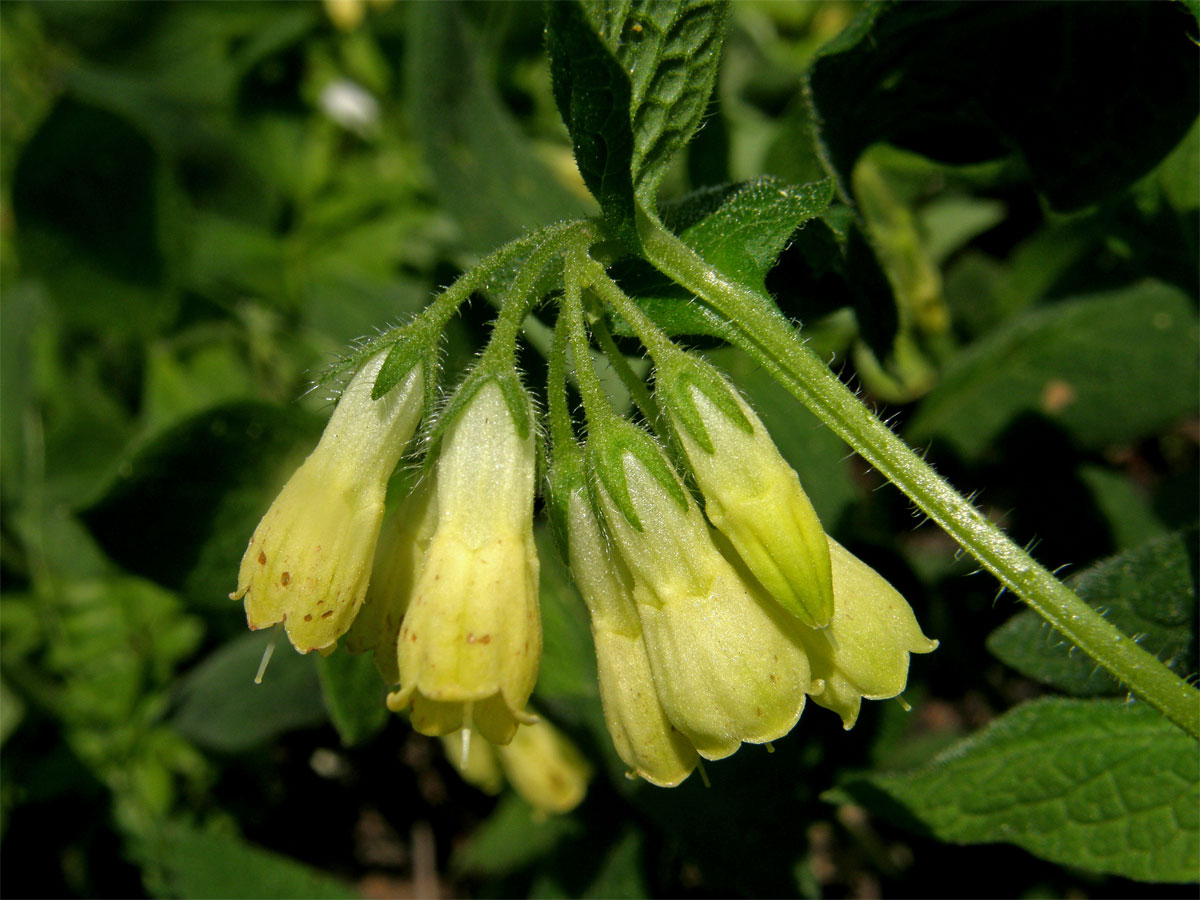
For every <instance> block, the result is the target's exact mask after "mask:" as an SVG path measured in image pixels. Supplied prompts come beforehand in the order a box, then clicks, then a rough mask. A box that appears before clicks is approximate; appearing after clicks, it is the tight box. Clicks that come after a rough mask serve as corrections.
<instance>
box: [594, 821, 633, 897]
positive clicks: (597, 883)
mask: <svg viewBox="0 0 1200 900" xmlns="http://www.w3.org/2000/svg"><path fill="white" fill-rule="evenodd" d="M580 896H582V897H585V898H587V897H595V898H604V897H610V898H618V897H631V898H632V897H648V896H650V889H649V886H648V885H647V884H646V877H645V875H644V874H643V872H642V836H641V834H640V833H639V832H638V831H636V830H635V829H632V828H631V829H629V830H628V831H626V832H625V834H624V835H622V836H621V838H620V839H619V840H618V841H617V842H616V843H615V844H613V846H612V847H611V849H609V851H608V855H607V856H605V857H604V861H603V862H602V863H601V864H600V871H599V872H597V873H596V877H595V878H593V879H592V883H591V884H589V885H588V886H587V890H585V891H584V892H583V893H582V894H581V895H580Z"/></svg>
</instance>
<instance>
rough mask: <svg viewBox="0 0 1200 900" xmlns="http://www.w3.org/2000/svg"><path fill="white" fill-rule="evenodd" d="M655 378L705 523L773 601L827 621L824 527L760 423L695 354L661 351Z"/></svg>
mask: <svg viewBox="0 0 1200 900" xmlns="http://www.w3.org/2000/svg"><path fill="white" fill-rule="evenodd" d="M656 379H657V393H658V394H659V395H660V396H661V397H662V398H663V401H664V408H665V409H666V411H667V412H668V414H669V415H670V417H671V424H672V426H673V428H674V429H675V433H676V434H677V435H678V436H679V443H680V445H681V446H682V448H683V452H684V454H685V455H686V456H687V460H688V465H689V467H690V468H691V470H692V474H693V475H695V478H696V484H697V485H698V486H699V488H700V491H701V493H702V494H703V495H704V504H705V505H704V510H705V512H706V513H707V514H708V518H709V521H711V522H712V523H713V525H714V526H716V528H717V530H718V531H720V532H721V533H722V534H723V535H725V537H726V538H728V539H729V542H730V543H731V544H733V547H734V549H735V550H736V551H737V554H738V556H739V557H741V559H742V561H743V562H744V563H745V564H746V568H748V569H749V570H750V572H751V574H753V575H754V577H755V578H756V579H757V580H758V581H759V583H760V584H761V585H762V586H763V587H764V588H766V589H767V592H768V593H769V594H770V595H771V596H772V597H773V598H774V599H775V600H776V602H778V603H779V605H780V606H782V607H783V608H784V609H786V610H787V611H788V612H790V613H791V614H792V615H794V616H796V617H797V618H798V619H799V620H800V621H801V622H803V623H804V624H805V625H808V626H810V627H813V628H820V627H822V626H824V625H826V624H828V622H829V618H830V616H831V615H832V614H833V584H832V577H831V575H830V563H829V551H828V549H827V547H826V544H825V531H824V529H822V527H821V522H820V520H819V519H818V518H817V514H816V511H815V510H814V509H813V507H812V503H810V502H809V499H808V495H807V494H805V493H804V489H803V488H802V487H801V486H800V479H799V478H797V477H796V473H795V472H794V471H793V470H792V467H791V466H789V465H788V464H787V463H786V462H785V461H784V459H783V457H782V456H780V454H779V450H778V449H776V447H775V444H774V442H773V441H772V440H771V436H770V435H769V434H767V429H766V428H765V426H764V425H763V423H762V422H761V421H760V420H759V418H758V416H756V415H755V414H754V411H753V410H752V409H751V408H750V407H749V405H747V404H746V402H745V401H744V400H742V398H741V397H740V396H739V395H738V392H737V391H736V390H735V389H734V388H733V387H732V386H731V385H730V384H729V383H728V382H727V381H725V379H724V378H723V377H722V376H721V375H720V374H718V373H717V371H716V370H715V369H714V368H713V367H712V366H710V365H708V364H707V363H706V362H704V361H703V360H700V359H698V358H697V357H694V356H691V355H689V354H684V353H678V354H674V353H672V354H669V356H668V357H667V358H666V359H665V360H662V362H661V363H660V368H659V372H658V375H657V376H656Z"/></svg>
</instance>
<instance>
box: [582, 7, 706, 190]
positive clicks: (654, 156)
mask: <svg viewBox="0 0 1200 900" xmlns="http://www.w3.org/2000/svg"><path fill="white" fill-rule="evenodd" d="M589 6H590V8H591V9H592V10H593V15H594V16H597V17H601V18H602V25H601V29H602V32H601V33H602V35H603V37H604V38H605V41H606V43H607V44H608V46H609V47H610V48H611V49H612V50H613V52H614V53H615V55H616V58H617V61H618V62H619V63H620V66H621V69H622V71H624V72H628V73H629V77H630V82H631V85H630V87H631V91H630V114H631V116H632V120H633V160H632V170H633V184H634V194H635V195H636V196H637V198H638V200H639V201H641V203H642V204H643V205H644V206H646V207H648V208H650V209H653V208H654V195H655V192H656V191H657V190H658V185H659V183H660V182H661V181H662V178H663V175H664V174H666V170H667V167H668V166H669V165H670V163H671V161H672V159H673V158H674V156H675V154H677V153H678V152H679V151H680V150H681V149H682V148H683V147H684V145H685V144H687V142H688V141H689V140H691V137H692V135H693V134H695V132H696V129H697V128H698V127H699V126H700V121H701V118H702V116H703V115H704V110H705V107H706V106H707V105H708V98H709V95H710V94H711V93H712V89H713V84H714V83H715V81H716V78H717V66H718V63H719V62H720V59H721V44H722V42H723V40H724V36H725V17H726V12H727V7H726V4H725V3H724V2H721V0H632V2H629V3H619V4H617V3H592V4H589Z"/></svg>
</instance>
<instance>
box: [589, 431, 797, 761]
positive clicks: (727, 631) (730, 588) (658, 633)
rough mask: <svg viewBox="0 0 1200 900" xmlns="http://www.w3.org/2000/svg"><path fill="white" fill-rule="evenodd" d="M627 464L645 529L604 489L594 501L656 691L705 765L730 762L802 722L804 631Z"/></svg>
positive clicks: (686, 510) (633, 462)
mask: <svg viewBox="0 0 1200 900" xmlns="http://www.w3.org/2000/svg"><path fill="white" fill-rule="evenodd" d="M622 462H623V466H624V475H625V483H626V486H627V490H628V497H629V502H630V504H631V505H632V508H633V509H634V510H635V511H636V514H637V517H638V519H639V521H640V522H641V523H642V526H643V528H642V530H640V531H639V530H638V529H637V528H636V527H634V525H633V524H632V523H631V522H630V521H629V519H627V518H626V516H625V514H624V513H623V512H622V511H621V509H620V505H619V504H618V503H617V502H616V501H615V500H614V499H613V497H612V496H611V495H610V494H609V492H608V488H607V487H606V486H605V485H604V483H603V480H601V485H600V487H599V489H598V491H597V494H598V497H599V501H600V504H601V508H602V511H603V513H604V520H605V522H606V524H607V525H608V533H609V534H610V536H611V537H612V540H613V543H614V544H615V545H616V547H617V549H618V550H619V552H620V554H621V557H622V559H624V561H625V564H626V566H627V567H628V569H629V572H630V574H631V576H632V580H633V597H634V600H635V601H636V603H637V611H638V617H639V619H640V620H641V623H642V629H643V633H644V637H645V647H646V651H647V654H648V656H649V659H650V668H651V670H652V672H653V674H654V684H655V687H656V689H657V692H658V697H659V700H660V701H661V703H662V706H663V709H664V710H665V711H666V713H667V717H668V718H669V719H670V721H671V724H673V725H674V726H675V727H676V728H677V729H679V731H681V732H682V733H683V734H684V735H685V736H686V737H687V738H688V740H689V741H691V743H692V745H693V746H694V747H695V748H696V751H697V752H698V753H699V754H700V755H701V756H703V757H704V758H705V759H721V758H723V757H726V756H729V755H730V754H732V753H733V752H734V751H736V750H737V749H738V746H739V745H740V744H741V743H742V742H743V741H744V742H748V743H765V742H767V741H772V740H775V739H777V738H780V737H782V736H783V735H785V734H787V733H788V732H789V731H790V730H791V729H792V727H793V726H794V725H795V724H796V722H797V721H798V720H799V718H800V713H801V712H802V711H803V709H804V698H805V691H806V690H808V689H809V687H810V684H809V668H808V659H807V657H806V656H805V653H804V650H803V648H802V646H801V643H800V639H799V638H798V636H797V635H796V631H797V629H799V628H802V627H803V626H801V625H800V624H799V623H798V622H796V621H795V620H794V619H793V618H792V617H791V616H788V615H787V614H785V613H784V612H783V611H782V610H780V609H779V608H778V607H777V606H776V605H775V604H774V603H772V602H771V601H769V600H767V599H765V598H763V597H760V596H758V595H757V594H756V593H755V591H754V589H752V588H751V587H750V585H749V584H747V582H746V581H745V580H743V579H742V578H741V577H740V576H739V575H738V573H737V572H736V571H735V569H734V568H733V566H732V565H731V564H730V563H729V561H728V560H727V559H726V558H725V557H724V556H723V555H722V554H721V552H720V551H719V550H718V549H717V547H716V546H715V545H714V544H713V540H712V537H711V536H710V534H709V530H708V524H707V523H706V522H705V521H704V516H703V514H702V513H701V512H700V510H699V508H698V507H697V506H696V505H695V503H694V502H693V501H692V499H691V497H690V495H686V493H685V494H684V496H685V497H686V504H685V505H684V506H681V505H680V503H679V502H678V500H677V499H676V497H675V496H673V495H672V494H671V493H669V492H668V491H667V490H666V489H665V488H664V486H663V485H662V484H661V483H659V481H658V480H657V479H656V478H655V476H654V474H652V473H651V471H650V470H649V469H648V468H647V467H646V465H645V464H644V463H643V462H642V461H641V460H640V459H638V457H637V456H636V455H635V454H633V453H629V452H627V453H624V454H623V456H622ZM681 490H682V487H681Z"/></svg>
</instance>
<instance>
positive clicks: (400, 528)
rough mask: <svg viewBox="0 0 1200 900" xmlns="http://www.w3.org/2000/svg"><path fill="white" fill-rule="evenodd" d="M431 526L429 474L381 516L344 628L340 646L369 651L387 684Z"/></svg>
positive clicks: (394, 676) (395, 672)
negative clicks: (363, 591)
mask: <svg viewBox="0 0 1200 900" xmlns="http://www.w3.org/2000/svg"><path fill="white" fill-rule="evenodd" d="M436 527H437V492H436V491H435V490H434V489H433V480H432V479H429V478H426V479H423V480H422V481H421V482H420V483H419V484H418V485H417V486H416V487H414V488H413V490H412V491H411V492H410V493H409V495H408V496H407V497H405V498H404V501H403V502H402V503H401V504H400V505H399V506H398V507H396V509H395V511H394V512H393V513H392V514H391V515H390V516H388V518H387V519H386V520H385V521H384V523H383V530H382V531H380V532H379V543H378V545H377V546H376V549H375V565H374V566H373V567H372V570H371V584H370V585H369V586H368V587H367V597H366V599H365V600H364V601H363V605H362V609H361V610H359V613H358V618H356V619H355V620H354V624H353V625H351V626H350V630H349V631H348V632H346V649H347V650H349V651H350V652H351V653H364V652H366V651H368V650H369V651H371V652H372V653H373V654H374V657H375V665H376V667H377V668H378V669H379V674H380V675H381V676H382V677H383V680H384V683H385V684H388V685H394V684H398V683H399V681H400V670H399V668H398V663H397V653H396V640H397V638H398V636H399V634H400V624H401V623H402V622H403V621H404V614H405V612H406V611H407V610H408V603H409V600H410V599H411V597H412V589H413V586H414V584H415V583H416V580H417V573H418V572H419V571H420V570H421V564H422V563H423V562H424V560H425V551H426V550H428V549H429V543H430V541H431V540H432V539H433V532H434V529H435V528H436Z"/></svg>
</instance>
